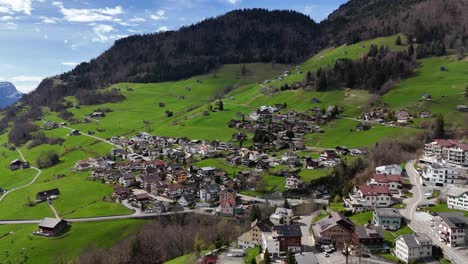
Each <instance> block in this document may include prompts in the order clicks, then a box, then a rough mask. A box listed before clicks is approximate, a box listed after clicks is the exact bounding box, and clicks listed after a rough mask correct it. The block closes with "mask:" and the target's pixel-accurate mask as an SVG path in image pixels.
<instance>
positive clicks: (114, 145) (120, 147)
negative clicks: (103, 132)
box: [62, 126, 123, 149]
mask: <svg viewBox="0 0 468 264" xmlns="http://www.w3.org/2000/svg"><path fill="white" fill-rule="evenodd" d="M62 127H63V128H65V129H68V130H70V131H73V130H76V129H74V128H71V127H67V126H62ZM80 135H83V136H86V137H90V138H94V139H96V140H99V141H102V142H105V143H107V144H109V145H111V146H113V147H116V148H118V149H123V148H122V146H119V145H117V144H114V143H112V142H110V141H109V140H107V139H103V138H100V137H96V136H93V135H89V134H87V133H83V132H80Z"/></svg>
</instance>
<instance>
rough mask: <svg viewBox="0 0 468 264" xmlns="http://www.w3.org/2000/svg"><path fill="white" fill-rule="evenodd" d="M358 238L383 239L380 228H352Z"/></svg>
mask: <svg viewBox="0 0 468 264" xmlns="http://www.w3.org/2000/svg"><path fill="white" fill-rule="evenodd" d="M354 232H355V233H356V235H357V237H358V238H360V239H361V238H376V237H378V238H383V237H384V236H383V230H382V227H380V226H369V227H366V226H356V227H355V228H354Z"/></svg>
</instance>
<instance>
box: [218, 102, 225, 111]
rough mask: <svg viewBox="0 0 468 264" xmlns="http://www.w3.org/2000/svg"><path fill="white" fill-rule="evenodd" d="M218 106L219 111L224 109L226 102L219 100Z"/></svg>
mask: <svg viewBox="0 0 468 264" xmlns="http://www.w3.org/2000/svg"><path fill="white" fill-rule="evenodd" d="M218 108H219V111H223V110H224V103H223V101H222V100H219V104H218Z"/></svg>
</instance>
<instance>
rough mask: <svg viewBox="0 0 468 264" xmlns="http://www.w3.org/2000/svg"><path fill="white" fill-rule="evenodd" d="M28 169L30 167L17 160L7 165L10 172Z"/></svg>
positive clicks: (26, 163)
mask: <svg viewBox="0 0 468 264" xmlns="http://www.w3.org/2000/svg"><path fill="white" fill-rule="evenodd" d="M29 167H30V165H29V163H28V162H26V161H21V160H18V159H15V160H13V161H12V162H10V165H8V169H10V170H11V171H15V170H20V169H27V168H29Z"/></svg>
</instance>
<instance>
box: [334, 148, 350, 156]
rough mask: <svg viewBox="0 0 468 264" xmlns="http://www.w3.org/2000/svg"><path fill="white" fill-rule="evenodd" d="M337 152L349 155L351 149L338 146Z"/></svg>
mask: <svg viewBox="0 0 468 264" xmlns="http://www.w3.org/2000/svg"><path fill="white" fill-rule="evenodd" d="M335 152H336V153H338V154H340V155H348V153H349V149H348V148H347V147H345V146H337V147H335Z"/></svg>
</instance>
